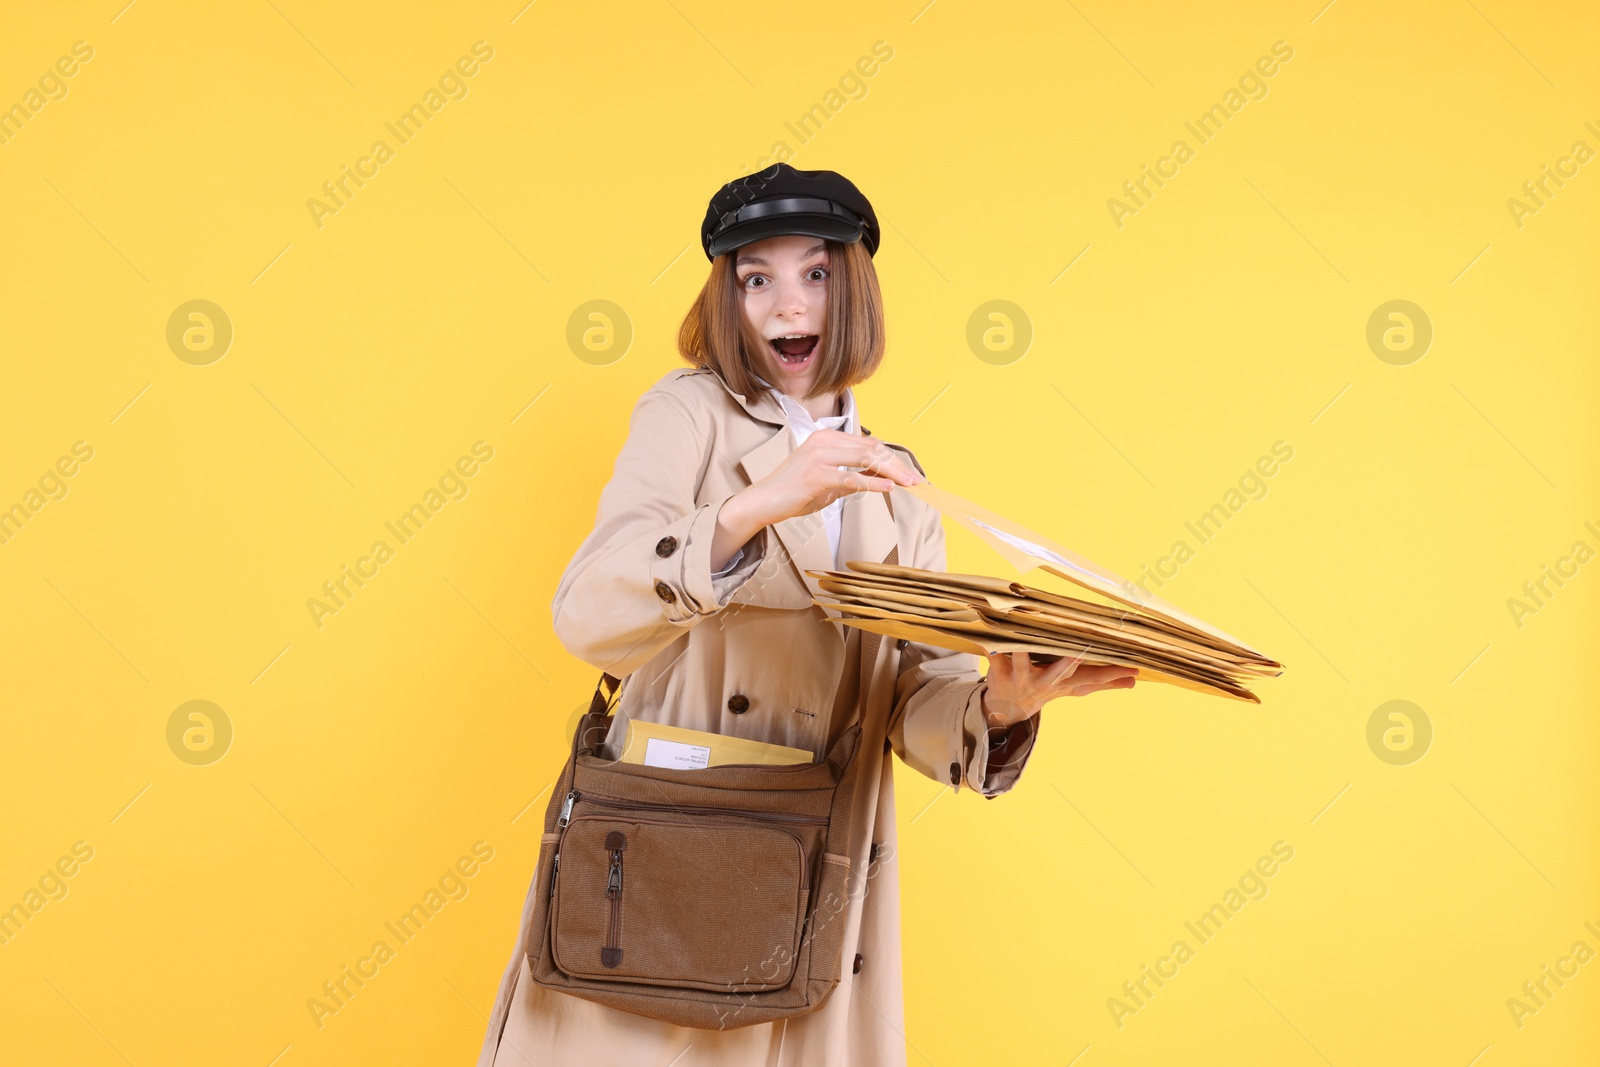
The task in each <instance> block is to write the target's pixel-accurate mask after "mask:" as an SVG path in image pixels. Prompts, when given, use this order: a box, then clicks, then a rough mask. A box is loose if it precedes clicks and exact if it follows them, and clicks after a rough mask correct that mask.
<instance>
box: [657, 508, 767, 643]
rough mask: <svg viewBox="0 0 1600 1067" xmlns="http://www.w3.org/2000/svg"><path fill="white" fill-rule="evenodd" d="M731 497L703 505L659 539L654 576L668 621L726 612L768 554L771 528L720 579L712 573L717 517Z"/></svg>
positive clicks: (753, 540) (688, 621) (681, 621)
mask: <svg viewBox="0 0 1600 1067" xmlns="http://www.w3.org/2000/svg"><path fill="white" fill-rule="evenodd" d="M731 497H732V494H731V493H730V494H729V495H728V496H726V497H723V498H722V499H721V500H714V501H712V502H711V503H709V504H702V505H701V506H700V507H698V508H696V509H695V511H694V512H693V513H692V514H690V515H687V516H685V517H684V518H682V519H680V520H678V521H677V522H675V523H673V524H672V525H671V526H669V527H668V528H667V529H666V530H665V531H664V533H665V535H666V536H663V537H662V538H661V539H660V540H659V541H657V542H656V551H655V553H654V554H653V556H652V557H651V560H650V579H651V584H652V585H653V586H654V587H655V591H656V598H657V600H658V601H659V602H660V604H661V611H662V614H663V615H664V616H665V617H666V619H667V621H668V622H671V623H675V624H677V625H679V626H687V625H689V624H691V623H693V622H695V621H697V618H698V617H699V616H703V615H711V614H715V613H716V612H718V611H721V610H722V609H723V608H725V607H727V605H728V601H729V600H730V599H731V598H732V596H733V594H734V593H735V592H737V591H738V589H739V587H740V586H742V585H743V584H744V583H745V582H747V581H749V580H750V579H751V578H752V577H753V576H754V575H755V573H756V570H757V568H758V567H760V565H761V561H762V560H763V559H765V558H766V547H767V529H768V528H767V527H763V528H762V529H761V530H759V531H757V532H756V533H755V534H754V535H753V536H752V537H751V538H750V540H748V541H746V542H745V543H744V544H743V545H742V546H740V548H739V550H738V551H739V555H738V557H737V559H738V563H737V565H736V566H734V567H733V569H732V570H730V571H729V572H728V573H727V574H725V575H723V576H722V577H720V578H715V577H712V573H711V542H712V541H713V539H714V538H715V536H716V532H717V516H718V514H719V513H720V512H721V511H722V505H723V504H725V503H727V502H728V500H729V499H730V498H731Z"/></svg>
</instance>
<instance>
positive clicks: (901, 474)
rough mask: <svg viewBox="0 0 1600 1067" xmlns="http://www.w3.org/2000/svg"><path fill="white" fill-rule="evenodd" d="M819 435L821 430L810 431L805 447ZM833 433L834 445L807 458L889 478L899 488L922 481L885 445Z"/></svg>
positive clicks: (814, 451) (913, 470) (825, 446)
mask: <svg viewBox="0 0 1600 1067" xmlns="http://www.w3.org/2000/svg"><path fill="white" fill-rule="evenodd" d="M823 432H824V431H822V430H816V431H814V432H813V433H812V435H811V437H808V438H806V444H810V443H811V441H812V439H813V438H815V437H816V436H817V435H818V434H821V433H823ZM834 433H836V434H838V436H839V438H840V440H839V442H838V443H833V442H832V441H831V440H830V441H828V442H826V443H824V444H823V445H822V446H821V447H819V448H813V449H810V450H809V451H810V454H811V455H812V456H813V457H815V458H816V459H817V460H818V461H820V462H825V463H827V464H828V465H829V466H834V467H838V466H849V467H862V468H865V469H867V470H870V471H873V472H875V473H878V474H883V475H887V476H889V477H892V478H894V479H895V481H897V482H899V483H901V484H902V485H915V484H917V483H918V482H921V481H924V480H925V479H924V478H923V477H922V475H920V474H918V473H917V472H916V470H915V469H914V468H912V467H911V466H909V465H908V464H907V463H906V462H905V461H904V460H902V459H900V457H898V456H897V455H895V454H894V452H893V451H892V450H891V449H889V448H888V447H887V446H886V445H882V444H879V443H877V442H875V441H872V440H871V439H868V438H861V437H857V436H855V435H854V434H847V433H839V431H834Z"/></svg>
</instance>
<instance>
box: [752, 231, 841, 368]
mask: <svg viewBox="0 0 1600 1067" xmlns="http://www.w3.org/2000/svg"><path fill="white" fill-rule="evenodd" d="M734 271H735V272H736V277H737V278H738V284H739V292H740V294H741V299H742V300H743V302H744V313H745V315H746V316H747V317H748V318H749V319H750V324H751V325H752V326H754V327H755V330H756V333H758V334H760V335H761V337H762V338H763V339H764V340H765V341H766V344H765V345H763V346H762V349H761V351H760V352H759V353H757V361H758V364H759V365H758V366H757V367H756V368H755V370H756V372H757V373H758V374H760V375H761V376H762V377H763V378H765V379H766V380H767V381H769V382H771V383H772V384H773V385H775V386H777V387H778V388H779V389H780V390H782V391H783V392H785V393H787V394H789V395H790V396H796V397H798V396H803V395H805V393H807V392H808V391H809V390H810V388H811V383H812V382H813V381H814V380H815V379H816V377H817V373H818V368H819V367H820V366H821V363H822V352H821V345H820V341H821V335H822V325H823V323H824V322H826V321H827V314H828V277H829V271H828V246H827V245H826V244H825V243H824V242H823V240H822V238H820V237H805V236H800V235H786V236H783V237H769V238H767V239H766V240H764V241H755V242H753V243H751V244H747V245H744V246H742V247H740V248H738V249H736V250H735V252H734Z"/></svg>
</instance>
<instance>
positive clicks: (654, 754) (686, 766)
mask: <svg viewBox="0 0 1600 1067" xmlns="http://www.w3.org/2000/svg"><path fill="white" fill-rule="evenodd" d="M644 762H645V766H647V767H674V768H677V769H678V770H681V771H698V770H702V769H703V768H705V767H706V766H708V765H709V764H710V763H711V749H710V748H708V747H707V746H705V745H688V744H685V743H683V742H682V741H668V740H666V739H665V738H661V737H651V738H648V739H646V741H645V744H644Z"/></svg>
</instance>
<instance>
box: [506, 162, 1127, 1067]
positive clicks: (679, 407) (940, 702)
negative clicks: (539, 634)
mask: <svg viewBox="0 0 1600 1067" xmlns="http://www.w3.org/2000/svg"><path fill="white" fill-rule="evenodd" d="M701 243H702V246H703V247H704V249H705V251H706V256H707V258H708V259H710V260H711V274H710V277H709V278H708V279H707V281H706V283H705V286H704V288H703V289H702V290H701V293H700V295H699V297H698V299H697V300H696V301H695V303H694V306H693V307H692V308H691V309H690V311H689V314H688V317H687V318H686V319H685V320H684V323H683V326H682V328H681V329H680V331H679V335H678V346H679V350H680V352H681V354H682V355H683V357H684V358H685V359H686V360H687V361H688V362H689V363H690V364H691V365H692V366H691V367H689V368H680V369H678V370H675V371H672V372H671V373H669V374H667V375H666V376H665V377H664V378H662V379H661V380H660V381H658V382H657V383H656V384H655V386H653V387H652V388H651V389H650V390H649V391H648V392H647V393H645V395H644V396H643V397H642V398H641V399H640V400H639V402H638V403H637V405H636V406H635V407H634V410H633V416H632V420H631V425H630V428H629V433H628V438H627V441H626V442H625V443H624V445H623V447H622V452H621V454H620V455H619V456H618V458H617V462H616V468H615V471H614V473H613V475H612V478H611V480H610V482H608V483H607V484H606V486H605V488H604V489H603V490H602V491H601V494H600V506H599V511H598V514H597V516H596V520H595V528H594V531H593V532H592V533H591V534H590V535H589V536H588V538H586V539H585V540H584V542H583V544H582V545H581V546H579V548H578V551H577V554H576V555H575V556H574V557H573V559H572V561H571V563H569V564H568V566H567V569H566V572H565V573H564V574H563V575H562V578H561V582H560V585H559V587H558V588H557V590H556V595H555V600H554V602H553V604H552V612H553V615H554V621H555V631H556V635H557V636H558V637H559V638H560V640H561V643H562V644H563V645H564V646H565V647H566V648H567V649H568V651H570V652H572V654H573V655H575V656H577V657H578V658H580V659H582V660H584V661H585V662H587V663H589V664H590V665H592V666H594V667H596V668H598V669H600V670H603V671H605V672H607V673H609V674H612V675H614V676H616V677H619V678H623V679H624V684H623V686H622V690H621V695H620V697H619V716H618V718H619V720H620V718H621V716H622V715H623V714H625V715H626V716H628V717H631V718H640V719H646V720H651V721H656V722H664V723H669V724H671V725H676V726H683V727H687V728H690V729H696V730H709V731H714V732H717V733H722V734H732V735H735V736H738V737H746V738H752V739H755V740H760V741H767V742H772V743H776V744H781V745H789V746H792V747H796V748H802V749H807V750H809V751H811V752H812V753H813V754H814V755H816V756H817V757H819V758H820V757H821V756H822V755H823V754H824V753H825V752H826V751H827V750H828V747H829V746H830V745H831V744H832V742H833V740H834V739H836V738H837V737H838V736H839V734H840V733H842V732H843V731H844V730H846V729H847V728H848V727H849V726H850V725H851V724H852V723H854V722H856V721H858V719H859V721H861V722H862V723H863V724H868V723H870V724H873V728H874V729H875V730H876V732H875V733H871V732H869V731H868V729H867V727H866V726H865V725H864V727H863V738H866V737H869V736H870V737H872V739H873V740H872V743H870V744H869V743H867V742H865V741H863V744H862V746H861V750H860V754H859V755H858V756H857V760H858V761H859V763H860V769H859V775H860V778H859V782H860V786H859V789H858V793H859V795H858V797H857V802H856V805H855V809H854V811H855V817H856V820H857V822H856V826H855V832H854V834H853V836H852V840H853V841H855V842H858V843H859V847H858V850H857V851H858V852H859V855H856V856H853V857H852V858H851V859H852V864H853V866H852V871H853V872H856V873H855V875H854V876H853V878H852V880H851V883H850V886H851V892H850V893H849V901H848V904H847V907H846V910H845V911H844V912H843V913H842V917H843V918H844V920H845V921H846V924H847V925H846V927H845V929H846V935H845V945H846V949H845V955H844V962H843V968H842V969H843V974H842V976H841V981H840V984H839V985H838V986H837V987H836V988H835V990H834V992H833V993H832V995H831V996H830V997H829V999H828V1000H827V1002H826V1003H825V1004H824V1005H823V1007H822V1008H821V1009H819V1010H817V1011H814V1012H811V1013H810V1014H806V1015H802V1016H797V1017H793V1018H790V1019H786V1020H780V1021H778V1022H775V1023H760V1024H755V1025H751V1026H745V1027H740V1028H737V1029H725V1030H703V1029H695V1028H689V1027H677V1026H671V1025H668V1024H665V1023H661V1022H658V1021H656V1020H654V1019H650V1018H646V1017H644V1016H640V1015H634V1014H631V1013H628V1012H623V1011H618V1010H615V1009H612V1008H608V1007H604V1006H601V1005H598V1004H595V1003H592V1002H589V1001H587V1000H582V999H579V998H576V997H572V996H568V995H566V994H563V993H559V992H553V991H550V990H546V989H543V988H541V987H539V986H536V985H534V984H533V983H532V982H531V981H530V980H529V976H528V964H527V960H526V958H525V957H524V955H523V953H524V950H525V946H526V941H527V933H528V931H527V925H528V922H529V915H530V911H531V907H532V902H533V895H532V893H531V891H530V895H529V906H528V907H527V908H525V909H524V912H523V919H522V930H521V932H520V934H519V937H518V942H517V948H516V951H515V952H514V954H513V956H512V959H511V963H510V966H509V967H508V968H507V970H506V973H505V977H504V979H503V980H502V982H501V986H500V991H499V995H498V997H497V998H496V1002H495V1007H494V1011H493V1014H492V1015H491V1017H490V1021H489V1030H488V1034H487V1037H486V1039H485V1042H484V1047H483V1051H482V1056H481V1058H480V1060H479V1063H480V1065H483V1067H487V1065H491V1064H498V1065H502V1067H504V1065H507V1064H538V1065H545V1064H561V1065H568V1064H574V1065H575V1064H599V1065H612V1064H616V1065H627V1067H635V1065H646V1064H654V1065H659V1067H665V1065H667V1064H668V1063H673V1062H677V1061H676V1060H675V1059H674V1058H675V1057H677V1056H680V1055H682V1054H683V1053H684V1052H685V1051H686V1050H692V1052H690V1055H688V1056H687V1057H685V1058H684V1059H683V1061H682V1062H683V1063H684V1064H685V1065H687V1064H691V1063H692V1064H696V1065H700V1064H730V1065H731V1064H761V1065H770V1067H779V1065H793V1067H798V1065H811V1064H816V1065H819V1067H820V1065H823V1064H827V1065H829V1067H837V1065H850V1064H862V1065H867V1064H870V1065H873V1067H882V1065H885V1064H903V1063H904V1062H905V1054H906V1053H905V1048H906V1043H905V1036H904V1033H903V1026H902V1009H901V980H900V924H899V895H900V890H899V884H898V876H897V867H896V865H895V812H894V778H893V773H892V770H893V765H892V763H891V761H890V760H889V758H888V753H889V752H891V751H892V752H893V753H894V754H895V755H897V756H899V757H900V759H901V760H902V761H903V762H905V763H906V764H908V765H909V766H911V767H912V768H913V769H915V770H917V771H919V772H920V773H922V774H924V775H927V776H928V777H930V778H932V779H934V780H935V781H938V782H941V783H945V784H948V785H950V786H951V788H952V789H953V790H955V791H956V792H960V790H961V787H962V786H963V785H966V786H967V787H969V788H971V789H974V790H977V791H978V792H979V793H981V794H982V795H983V796H985V797H989V798H993V797H995V796H997V795H999V794H1000V793H1004V792H1006V791H1008V790H1009V789H1011V788H1012V786H1014V785H1015V784H1016V781H1017V779H1018V777H1019V775H1020V774H1021V772H1022V769H1023V767H1024V766H1025V765H1026V763H1027V760H1028V756H1029V754H1030V753H1031V752H1032V749H1033V744H1034V740H1035V738H1036V736H1037V732H1038V722H1039V710H1040V709H1041V708H1042V707H1043V706H1044V704H1045V703H1046V702H1048V701H1050V700H1052V699H1054V698H1055V697H1058V696H1082V695H1086V694H1088V693H1092V692H1097V691H1099V690H1101V689H1122V688H1127V687H1129V686H1131V685H1132V684H1133V682H1134V678H1133V675H1134V674H1136V673H1137V672H1136V671H1133V670H1131V669H1127V668H1120V667H1104V666H1101V667H1096V666H1077V665H1076V664H1075V662H1074V661H1071V660H1068V659H1065V658H1063V659H1060V660H1057V661H1056V662H1054V663H1052V664H1050V665H1048V666H1044V667H1038V666H1034V665H1033V664H1032V663H1031V662H1030V661H1029V659H1028V657H1027V656H1026V655H1021V654H1018V655H1017V656H1015V657H1012V656H1007V655H1004V654H996V655H993V656H990V657H989V671H988V674H987V676H984V675H982V674H980V673H979V671H978V657H976V656H974V655H971V654H968V653H954V652H949V651H946V650H944V649H940V648H936V647H933V646H930V645H923V644H919V643H916V642H907V641H899V642H894V641H885V640H875V641H872V642H870V645H871V646H872V647H873V649H874V652H873V655H872V658H871V662H868V663H866V664H863V663H862V648H863V635H862V632H861V631H859V630H857V629H855V628H853V627H845V626H841V625H839V624H838V623H836V622H831V621H828V617H829V615H831V614H833V613H832V612H828V611H826V610H825V609H824V608H821V607H819V606H816V605H815V604H814V603H813V600H812V598H813V595H814V594H816V593H818V592H819V588H818V586H817V583H816V580H815V579H813V578H811V577H810V576H808V575H806V574H805V573H804V572H805V571H807V570H830V569H840V568H842V566H843V563H844V562H845V561H849V560H871V561H873V562H882V561H885V560H890V559H893V560H895V561H897V562H900V563H903V564H907V565H910V566H914V567H922V568H927V569H934V570H943V569H944V566H945V549H944V533H943V529H942V527H941V526H940V523H939V514H938V512H936V511H934V510H933V509H931V508H929V507H927V506H926V505H924V504H923V503H922V502H921V501H920V500H919V499H917V498H916V497H914V496H912V495H911V494H909V493H904V492H901V493H896V492H894V490H895V488H896V487H898V486H904V485H913V484H916V483H917V482H919V481H921V480H922V477H923V476H922V469H921V467H920V465H918V463H917V461H916V459H915V457H913V456H912V455H911V453H910V452H909V451H907V450H905V449H903V448H900V447H899V446H895V445H889V444H886V443H884V442H882V441H880V440H878V439H877V438H875V437H873V436H871V434H870V433H869V432H868V431H867V430H866V429H865V428H864V427H861V426H860V425H859V423H858V421H857V413H856V406H855V398H854V394H853V392H852V389H851V387H852V386H854V385H856V384H857V383H859V382H862V381H865V380H866V379H867V378H868V377H870V376H871V375H872V373H873V372H874V371H875V370H876V369H877V367H878V365H879V363H880V362H881V360H882V358H883V351H884V329H883V311H882V302H881V298H880V296H879V290H878V282H877V275H876V273H875V270H874V268H873V264H872V258H871V257H872V255H873V254H874V253H875V252H876V249H877V244H878V224H877V218H876V216H875V215H874V213H873V211H872V207H871V205H870V204H869V203H868V202H867V200H866V198H865V197H864V196H862V195H861V193H860V192H859V190H857V189H856V187H855V186H854V185H852V184H851V183H850V182H849V181H847V180H846V179H844V178H843V177H841V176H840V175H838V174H835V173H833V172H831V171H796V170H794V169H792V168H790V167H788V166H787V165H786V164H781V163H780V164H778V165H777V166H775V167H773V168H772V169H770V170H768V171H763V172H761V173H758V174H753V175H748V176H746V177H745V178H741V179H738V180H737V181H735V182H730V183H729V184H728V185H726V186H724V187H723V189H722V190H720V191H719V192H718V194H717V195H716V197H714V198H713V199H712V202H711V205H710V208H709V209H708V211H707V214H706V221H705V225H704V226H703V228H702V232H701ZM863 675H865V676H866V677H867V682H866V686H865V689H863V686H862V678H863ZM863 692H864V693H865V699H864V700H863V699H862V696H863ZM974 922H975V925H974V931H976V930H977V929H978V925H977V922H978V920H976V919H975V920H974Z"/></svg>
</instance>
